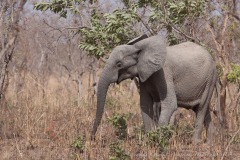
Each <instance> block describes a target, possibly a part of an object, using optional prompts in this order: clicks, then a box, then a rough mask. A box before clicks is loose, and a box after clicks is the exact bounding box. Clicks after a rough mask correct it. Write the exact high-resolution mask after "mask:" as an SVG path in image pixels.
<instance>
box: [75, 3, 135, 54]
mask: <svg viewBox="0 0 240 160" xmlns="http://www.w3.org/2000/svg"><path fill="white" fill-rule="evenodd" d="M136 21H137V20H136V6H135V5H132V6H131V7H130V9H129V10H124V9H121V10H120V9H117V10H115V11H113V12H112V13H106V14H104V15H103V16H102V15H99V14H97V12H96V11H95V10H93V13H92V16H91V26H92V27H91V28H82V29H80V30H79V32H80V33H81V35H82V36H83V38H84V41H82V42H81V43H80V45H79V47H80V48H81V49H83V50H85V51H87V52H88V53H89V54H91V55H94V56H96V57H98V58H99V57H101V56H103V55H105V54H106V53H109V52H110V51H111V50H112V49H113V48H114V47H115V46H117V45H120V44H124V43H126V42H128V41H129V40H130V39H132V38H134V37H135V36H136V33H135V32H134V31H133V30H132V28H131V26H133V24H134V23H135V22H136Z"/></svg>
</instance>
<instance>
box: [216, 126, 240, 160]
mask: <svg viewBox="0 0 240 160" xmlns="http://www.w3.org/2000/svg"><path fill="white" fill-rule="evenodd" d="M239 131H240V128H239V129H238V130H237V131H236V132H235V133H234V135H233V136H232V138H231V140H230V142H229V143H228V145H227V147H226V148H225V150H224V152H223V155H222V157H221V160H223V158H224V157H225V155H226V154H227V151H228V148H229V146H230V145H231V143H232V142H233V141H234V138H235V137H236V136H237V134H238V132H239Z"/></svg>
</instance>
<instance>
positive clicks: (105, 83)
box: [91, 35, 218, 142]
mask: <svg viewBox="0 0 240 160" xmlns="http://www.w3.org/2000/svg"><path fill="white" fill-rule="evenodd" d="M134 77H138V78H139V80H140V81H139V86H140V108H141V114H142V119H143V124H144V128H145V131H146V132H148V131H150V130H153V129H154V128H156V127H158V126H162V125H167V124H168V123H169V121H170V117H171V116H172V114H173V112H174V111H175V110H176V109H177V107H178V106H181V107H184V108H187V109H192V110H193V111H195V113H196V122H195V130H194V135H193V140H194V142H199V141H200V140H201V133H202V129H203V127H204V125H205V126H206V128H207V129H208V133H209V132H210V133H211V132H212V131H211V129H210V128H211V127H209V126H210V125H211V117H210V110H209V103H210V100H211V97H212V93H213V90H214V87H215V86H216V82H217V80H218V75H217V70H216V66H215V63H214V61H213V59H212V57H211V55H210V54H209V53H208V51H207V50H206V49H204V48H203V47H202V46H199V45H197V44H195V43H192V42H184V43H181V44H178V45H174V46H170V47H166V44H165V42H164V40H163V39H162V38H161V37H160V36H158V35H156V36H152V37H147V36H146V35H144V36H141V37H138V38H136V39H134V40H132V41H130V42H129V43H128V44H126V45H120V46H117V47H116V48H114V49H113V51H112V53H111V54H110V57H109V59H108V60H107V62H106V65H105V67H104V69H103V71H102V73H101V75H100V78H99V83H98V90H97V111H96V119H95V122H94V124H93V128H92V131H91V135H92V136H93V137H94V136H95V133H96V131H97V127H98V126H99V124H100V121H101V118H102V115H103V111H104V104H105V99H106V94H107V91H108V87H109V85H110V84H111V83H115V82H116V83H120V82H121V81H123V80H125V79H128V78H134ZM154 104H159V105H160V107H159V108H160V115H159V117H158V118H157V119H158V120H157V121H156V120H154V119H156V118H154V108H156V107H154Z"/></svg>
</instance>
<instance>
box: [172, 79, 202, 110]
mask: <svg viewBox="0 0 240 160" xmlns="http://www.w3.org/2000/svg"><path fill="white" fill-rule="evenodd" d="M206 84H207V82H206V81H205V82H204V83H200V85H194V84H190V83H189V84H188V87H186V84H185V87H181V85H177V86H176V88H175V92H176V97H177V103H178V106H182V107H185V108H189V109H190V108H193V107H195V106H197V105H199V104H200V102H201V99H202V96H203V94H204V91H205V89H206ZM182 86H184V85H182Z"/></svg>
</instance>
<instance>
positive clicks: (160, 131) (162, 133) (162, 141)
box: [147, 125, 175, 151]
mask: <svg viewBox="0 0 240 160" xmlns="http://www.w3.org/2000/svg"><path fill="white" fill-rule="evenodd" d="M174 133H175V130H174V128H173V127H172V126H170V125H168V126H162V127H159V128H157V129H156V130H154V131H151V132H148V133H147V138H148V139H147V144H148V145H150V146H151V147H153V146H154V147H157V148H158V149H159V151H164V150H165V149H166V147H167V145H168V142H169V139H170V138H171V137H172V135H173V134H174Z"/></svg>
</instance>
